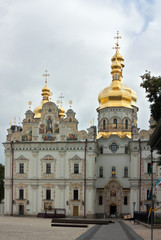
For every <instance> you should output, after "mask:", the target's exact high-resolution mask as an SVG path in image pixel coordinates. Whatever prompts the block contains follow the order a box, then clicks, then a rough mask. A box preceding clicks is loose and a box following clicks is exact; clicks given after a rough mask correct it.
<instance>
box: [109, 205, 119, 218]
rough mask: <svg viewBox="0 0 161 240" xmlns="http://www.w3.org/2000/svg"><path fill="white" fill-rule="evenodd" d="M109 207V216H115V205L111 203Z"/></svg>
mask: <svg viewBox="0 0 161 240" xmlns="http://www.w3.org/2000/svg"><path fill="white" fill-rule="evenodd" d="M109 207H110V209H109V212H110V216H112V215H115V216H116V213H117V205H116V204H114V203H112V204H110V206H109Z"/></svg>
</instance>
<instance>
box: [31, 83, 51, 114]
mask: <svg viewBox="0 0 161 240" xmlns="http://www.w3.org/2000/svg"><path fill="white" fill-rule="evenodd" d="M41 95H42V101H41V105H40V106H39V107H37V108H35V109H34V111H33V113H34V114H35V116H34V118H41V109H42V107H43V105H44V104H45V103H47V102H49V96H50V89H49V88H48V87H47V80H45V86H44V87H43V89H42V93H41Z"/></svg>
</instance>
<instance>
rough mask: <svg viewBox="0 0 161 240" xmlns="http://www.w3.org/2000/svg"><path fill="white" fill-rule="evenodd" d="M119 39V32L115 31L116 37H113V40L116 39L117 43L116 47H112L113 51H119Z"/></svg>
mask: <svg viewBox="0 0 161 240" xmlns="http://www.w3.org/2000/svg"><path fill="white" fill-rule="evenodd" d="M119 38H121V36H119V31H117V36H116V37H114V39H117V42H116V43H115V45H116V46H115V47H113V49H116V50H118V49H120V47H119Z"/></svg>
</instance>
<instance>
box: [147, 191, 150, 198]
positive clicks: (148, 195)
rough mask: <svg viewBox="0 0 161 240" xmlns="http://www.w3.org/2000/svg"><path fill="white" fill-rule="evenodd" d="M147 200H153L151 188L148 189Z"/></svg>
mask: <svg viewBox="0 0 161 240" xmlns="http://www.w3.org/2000/svg"><path fill="white" fill-rule="evenodd" d="M147 200H151V190H147Z"/></svg>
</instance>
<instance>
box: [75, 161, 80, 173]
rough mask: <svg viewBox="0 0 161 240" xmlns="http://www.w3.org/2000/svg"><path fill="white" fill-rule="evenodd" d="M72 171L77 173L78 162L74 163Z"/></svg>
mask: <svg viewBox="0 0 161 240" xmlns="http://www.w3.org/2000/svg"><path fill="white" fill-rule="evenodd" d="M74 173H75V174H77V173H79V164H78V163H75V164H74Z"/></svg>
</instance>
